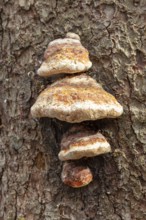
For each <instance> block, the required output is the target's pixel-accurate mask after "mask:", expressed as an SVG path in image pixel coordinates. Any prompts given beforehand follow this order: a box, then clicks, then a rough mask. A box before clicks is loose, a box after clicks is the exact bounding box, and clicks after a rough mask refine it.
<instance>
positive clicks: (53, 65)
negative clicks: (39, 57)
mask: <svg viewBox="0 0 146 220" xmlns="http://www.w3.org/2000/svg"><path fill="white" fill-rule="evenodd" d="M91 66H92V63H91V61H90V60H89V53H88V51H87V49H85V48H84V47H83V46H82V44H81V42H80V37H79V36H78V35H77V34H74V33H71V32H69V33H67V34H66V37H65V38H63V39H57V40H54V41H52V42H50V43H49V45H48V48H47V49H46V51H45V54H44V62H43V63H42V65H41V66H40V68H39V69H38V71H37V74H38V75H40V76H52V75H55V74H60V73H69V74H72V73H80V72H84V71H86V70H88V69H89V68H90V67H91Z"/></svg>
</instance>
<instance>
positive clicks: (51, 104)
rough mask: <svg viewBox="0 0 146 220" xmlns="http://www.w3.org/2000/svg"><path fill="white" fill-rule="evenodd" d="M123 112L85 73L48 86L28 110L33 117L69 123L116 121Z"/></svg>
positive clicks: (113, 99) (115, 101) (108, 94)
mask: <svg viewBox="0 0 146 220" xmlns="http://www.w3.org/2000/svg"><path fill="white" fill-rule="evenodd" d="M122 113H123V107H122V106H121V105H120V104H119V103H118V102H117V100H116V99H115V97H114V96H113V95H111V94H110V93H108V92H106V91H105V90H104V89H103V88H102V86H101V85H100V84H98V83H97V82H96V80H94V79H93V78H91V77H90V76H88V75H86V74H80V75H76V76H70V77H66V78H63V79H61V80H58V81H56V82H55V83H53V84H51V85H50V86H48V87H47V88H46V89H45V90H44V91H43V92H42V93H41V94H40V95H39V96H38V98H37V100H36V102H35V104H34V105H33V106H32V107H31V114H32V116H33V117H38V118H40V117H50V118H57V119H59V120H61V121H66V122H70V123H79V122H82V121H87V120H97V119H102V118H116V117H119V116H120V115H121V114H122Z"/></svg>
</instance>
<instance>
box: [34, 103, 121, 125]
mask: <svg viewBox="0 0 146 220" xmlns="http://www.w3.org/2000/svg"><path fill="white" fill-rule="evenodd" d="M79 112H80V115H78V113H79ZM122 112H123V107H122V106H121V105H120V104H119V103H116V104H114V103H109V104H108V103H107V104H96V103H94V102H92V101H84V102H83V101H82V102H74V103H73V104H71V105H63V104H62V103H59V102H57V101H56V102H54V101H53V102H51V103H50V104H49V103H48V104H47V102H46V101H43V100H42V99H40V100H37V101H36V103H35V104H34V105H33V106H32V108H31V113H32V116H34V117H51V118H58V119H59V120H62V121H64V120H65V121H67V122H81V121H85V120H96V119H101V118H105V117H109V118H110V117H111V118H114V117H117V116H120V115H121V114H122Z"/></svg>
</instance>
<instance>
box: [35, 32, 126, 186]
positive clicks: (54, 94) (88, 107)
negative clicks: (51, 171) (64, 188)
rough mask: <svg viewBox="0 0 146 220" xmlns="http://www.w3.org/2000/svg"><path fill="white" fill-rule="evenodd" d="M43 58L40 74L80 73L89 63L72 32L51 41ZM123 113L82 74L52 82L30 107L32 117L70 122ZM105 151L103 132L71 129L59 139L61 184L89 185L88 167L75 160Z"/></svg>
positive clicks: (105, 93) (119, 106)
mask: <svg viewBox="0 0 146 220" xmlns="http://www.w3.org/2000/svg"><path fill="white" fill-rule="evenodd" d="M44 59H45V61H44V62H43V63H42V65H41V67H40V68H39V69H38V75H40V76H52V75H55V74H60V73H69V74H73V73H81V72H84V71H86V70H88V69H89V68H90V67H91V66H92V63H91V62H90V60H89V53H88V51H87V50H86V49H85V48H84V47H83V46H82V44H81V42H80V37H79V36H78V35H77V34H74V33H67V34H66V37H65V38H64V39H57V40H54V41H52V42H50V43H49V45H48V48H47V49H46V51H45V54H44ZM122 113H123V107H122V106H121V105H120V104H119V103H118V102H117V100H116V99H115V97H114V96H113V95H111V94H110V93H108V92H106V91H105V90H104V89H103V88H102V86H101V85H100V84H98V83H97V82H96V80H94V79H93V78H91V77H90V76H88V75H86V74H85V73H82V74H80V75H76V76H70V77H66V78H63V79H61V80H57V81H56V82H54V83H52V84H51V85H49V86H48V87H47V88H46V89H45V90H44V91H43V92H41V94H40V95H39V97H38V98H37V100H36V102H35V104H34V105H33V106H32V107H31V114H32V116H33V117H38V118H41V117H49V118H57V119H59V120H61V121H66V122H70V123H79V122H83V121H87V120H97V119H102V118H116V117H119V116H120V115H121V114H122ZM108 152H111V147H110V144H109V143H108V142H107V140H106V139H105V137H104V136H103V135H102V134H100V133H95V132H93V131H89V130H87V129H84V128H81V127H79V126H78V127H77V128H75V127H73V128H71V129H70V130H69V131H68V132H67V133H65V134H64V136H63V138H62V141H61V150H60V153H59V155H58V156H59V159H60V160H62V161H65V162H64V164H63V170H62V174H61V179H62V181H63V183H65V184H67V185H69V186H71V187H76V188H77V187H82V186H85V185H87V184H89V183H90V182H91V181H92V179H93V176H92V172H91V170H90V169H89V168H88V167H87V166H84V165H81V164H80V162H78V161H75V160H78V159H81V158H84V157H93V156H97V155H100V154H105V153H108ZM68 160H69V161H68ZM76 162H78V163H76Z"/></svg>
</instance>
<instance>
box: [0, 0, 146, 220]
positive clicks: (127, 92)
mask: <svg viewBox="0 0 146 220" xmlns="http://www.w3.org/2000/svg"><path fill="white" fill-rule="evenodd" d="M0 12H1V16H0V32H1V34H0V48H1V49H0V50H1V52H0V56H1V58H0V59H1V60H0V62H1V68H0V71H1V73H0V93H1V95H0V114H1V121H0V123H1V124H0V134H1V139H0V220H70V219H71V220H80V219H84V220H97V219H98V220H144V219H146V163H145V161H146V111H145V108H146V1H145V0H128V1H127V0H84V1H81V0H77V1H73V0H62V1H59V0H43V1H41V0H19V1H18V0H16V1H14V0H0ZM68 31H73V32H75V33H78V34H79V35H80V36H81V40H82V43H83V45H84V46H85V47H86V48H88V50H89V52H90V58H91V60H92V62H93V68H92V69H91V70H90V71H89V74H90V75H91V76H92V77H94V78H95V79H96V80H97V81H98V82H99V83H101V84H102V85H103V87H104V88H105V89H106V90H107V91H109V92H110V93H112V94H113V95H115V96H116V98H117V99H118V101H119V102H120V103H121V104H122V105H123V106H124V114H123V115H122V117H120V118H119V119H114V120H112V119H111V120H100V121H95V122H85V124H86V125H87V124H88V125H89V126H91V127H93V128H94V129H95V130H96V129H97V130H98V129H99V130H101V132H102V133H103V134H104V135H105V136H106V137H107V138H108V140H109V142H110V143H111V146H112V153H111V154H108V155H105V156H99V157H95V158H91V159H89V160H87V163H88V164H89V166H90V168H91V169H92V171H93V173H94V181H93V182H92V183H91V184H90V185H89V186H87V187H84V188H82V189H72V188H69V187H67V186H65V185H63V183H62V182H61V179H60V173H61V166H62V164H61V162H60V161H59V160H58V157H57V155H58V152H59V142H60V139H61V136H62V134H63V133H64V132H65V131H66V130H67V129H68V128H69V127H70V126H71V125H70V124H67V123H64V122H60V121H58V120H55V119H53V120H50V119H48V118H44V119H41V120H34V119H32V117H31V115H30V107H31V106H32V104H33V103H34V101H35V100H36V98H37V96H38V94H39V92H40V91H42V90H43V89H44V88H45V87H46V85H47V84H49V83H51V82H52V79H42V78H40V77H38V76H36V70H37V68H38V67H39V66H40V62H41V61H42V59H43V53H44V50H45V48H46V46H47V44H48V43H49V42H50V41H51V40H54V39H56V38H58V37H63V36H64V35H65V33H66V32H68ZM83 124H84V123H83Z"/></svg>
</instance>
